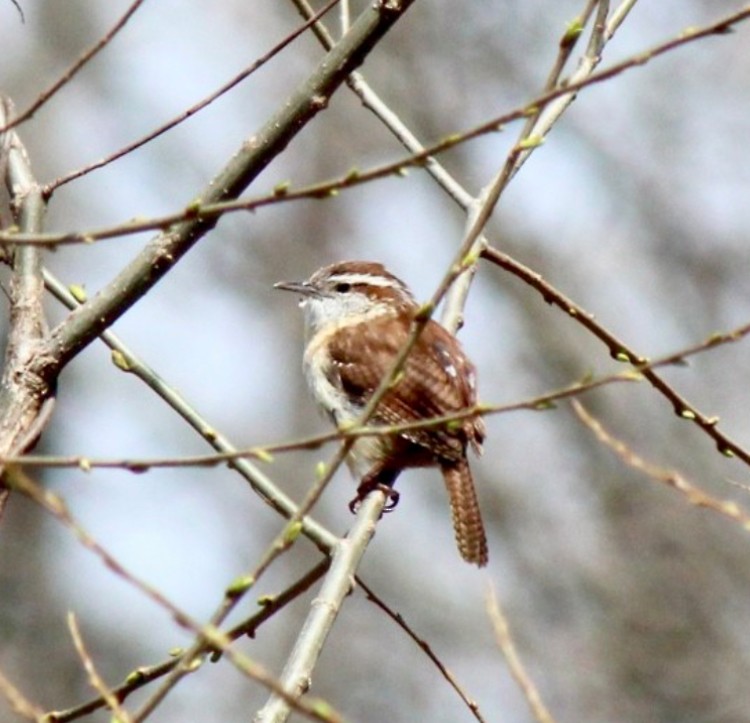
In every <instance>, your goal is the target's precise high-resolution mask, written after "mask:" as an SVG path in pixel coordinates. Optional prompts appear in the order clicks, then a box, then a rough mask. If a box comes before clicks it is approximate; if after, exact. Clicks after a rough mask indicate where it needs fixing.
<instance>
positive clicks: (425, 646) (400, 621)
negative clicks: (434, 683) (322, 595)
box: [357, 577, 485, 722]
mask: <svg viewBox="0 0 750 723" xmlns="http://www.w3.org/2000/svg"><path fill="white" fill-rule="evenodd" d="M357 584H358V585H359V586H360V587H361V588H362V589H363V590H364V592H365V595H367V599H368V600H369V601H370V602H371V603H373V604H374V605H376V606H377V607H378V608H379V609H380V610H382V611H383V612H384V613H385V614H386V615H387V616H388V617H389V618H390V619H391V620H393V622H394V623H396V625H398V626H399V627H400V628H401V629H402V630H403V631H404V632H405V633H406V634H407V635H408V636H409V637H410V638H411V639H412V640H413V641H414V642H415V643H416V644H417V646H419V648H420V650H421V651H422V652H423V653H424V654H425V655H426V656H427V657H428V658H429V659H430V662H432V663H433V665H434V666H435V667H436V668H437V669H438V670H439V671H440V675H442V676H443V678H445V680H446V682H447V683H448V685H450V686H451V688H453V690H455V691H456V693H457V694H458V696H459V698H461V700H462V701H463V702H464V703H465V704H466V707H467V708H468V709H469V711H470V712H471V714H472V715H473V716H474V717H475V718H476V719H477V720H478V721H482V722H483V721H484V720H485V719H484V717H483V716H482V713H481V711H480V710H479V704H478V703H477V702H476V701H475V700H472V699H471V698H469V695H468V694H467V692H466V691H465V690H464V689H463V687H462V686H461V684H460V683H459V682H458V680H457V679H456V676H455V675H453V673H452V672H451V671H450V670H449V669H448V667H447V666H446V665H445V664H444V663H443V661H442V660H440V658H439V657H438V656H437V655H436V654H435V652H434V651H433V650H432V648H431V647H430V644H429V643H428V642H427V641H426V640H425V639H424V638H420V637H419V636H418V635H417V634H416V633H415V632H414V630H413V629H412V628H411V626H410V625H408V624H407V622H406V621H405V620H404V618H403V616H402V615H401V614H400V613H397V612H395V611H394V610H392V609H391V608H390V607H389V606H388V605H386V604H385V602H384V601H383V600H382V599H381V598H380V597H378V596H377V595H376V594H375V592H374V591H373V590H372V589H371V588H370V587H368V586H367V585H366V584H365V583H364V582H363V581H362V579H361V578H360V577H357Z"/></svg>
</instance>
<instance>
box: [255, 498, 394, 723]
mask: <svg viewBox="0 0 750 723" xmlns="http://www.w3.org/2000/svg"><path fill="white" fill-rule="evenodd" d="M384 504H385V495H384V494H383V493H382V492H380V491H377V492H376V493H371V494H369V495H368V496H367V498H366V499H365V500H364V501H363V502H362V506H361V508H360V512H359V513H358V514H357V517H356V521H355V523H354V526H353V527H352V529H351V531H350V532H349V534H348V535H347V536H346V537H345V538H344V539H343V540H341V541H340V542H339V544H338V545H337V546H336V548H335V550H334V552H333V557H332V560H331V567H330V570H329V572H328V575H327V576H326V579H325V582H324V584H323V587H322V589H321V591H320V594H319V595H318V597H317V598H315V600H313V602H312V605H311V607H310V612H309V614H308V616H307V619H306V620H305V623H304V625H303V626H302V630H301V631H300V634H299V636H298V638H297V642H296V643H295V645H294V649H293V650H292V653H291V655H290V656H289V658H288V660H287V663H286V665H285V666H284V671H283V672H282V674H281V678H280V681H279V682H280V683H281V686H282V687H283V689H284V690H285V691H287V693H288V694H289V695H291V696H292V697H293V699H294V700H298V699H299V698H300V697H301V696H302V695H303V694H304V693H305V692H306V691H307V689H308V688H309V686H310V680H311V676H312V671H313V669H314V668H315V664H316V662H317V660H318V656H319V654H320V651H321V650H322V648H323V643H324V642H325V639H326V637H327V636H328V633H329V632H330V630H331V627H332V626H333V622H334V620H335V619H336V616H337V615H338V612H339V609H340V607H341V604H342V602H343V600H344V598H345V597H346V595H348V594H349V591H350V590H351V586H352V581H353V577H352V571H353V570H356V569H357V566H358V564H359V561H360V559H361V558H362V555H363V554H364V552H365V550H366V549H367V544H368V543H369V541H370V538H371V537H372V535H373V534H374V532H375V522H376V521H377V519H378V517H379V516H380V514H381V512H382V509H383V505H384ZM289 713H290V706H289V701H288V700H287V699H285V698H282V697H281V696H279V695H277V694H273V695H272V696H271V697H270V698H269V700H268V702H267V703H266V704H265V706H264V707H263V708H262V709H261V710H260V711H259V712H258V714H257V715H256V717H255V719H254V720H255V721H256V723H281V721H285V720H286V719H287V717H288V715H289Z"/></svg>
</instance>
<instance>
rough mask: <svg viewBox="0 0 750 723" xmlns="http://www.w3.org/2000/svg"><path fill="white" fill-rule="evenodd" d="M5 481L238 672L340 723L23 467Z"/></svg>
mask: <svg viewBox="0 0 750 723" xmlns="http://www.w3.org/2000/svg"><path fill="white" fill-rule="evenodd" d="M5 479H6V481H7V484H8V486H9V487H10V488H11V489H15V490H17V491H18V492H20V493H21V494H23V495H25V496H26V497H28V498H29V499H30V500H32V501H33V502H35V503H36V504H38V505H39V506H41V507H42V508H43V509H45V510H46V511H47V512H48V513H49V514H50V515H52V516H53V517H54V518H55V519H56V520H58V522H60V523H61V524H62V525H63V526H64V527H65V528H66V529H68V530H69V531H70V532H71V533H72V534H73V535H74V536H75V537H76V539H77V540H78V541H79V542H80V543H81V544H82V545H83V546H84V547H85V548H86V549H87V550H89V551H90V552H91V553H93V554H94V555H96V557H98V558H99V559H100V560H101V561H102V563H103V564H104V565H106V566H107V567H108V568H109V569H110V570H112V571H113V572H114V573H115V574H116V575H117V576H118V577H120V578H122V579H123V580H124V581H125V582H127V583H128V584H130V585H132V586H133V587H135V588H136V589H137V590H138V591H139V592H141V593H143V594H144V595H146V597H148V598H149V599H150V600H151V601H152V602H155V603H156V604H157V605H158V606H159V607H161V608H162V609H164V610H166V611H167V612H168V613H169V614H170V615H171V617H172V619H173V620H174V621H175V622H176V623H177V624H178V625H180V626H181V627H183V628H185V629H187V630H189V631H191V632H192V633H194V634H195V635H196V636H197V637H198V639H200V640H201V641H203V645H204V649H205V650H209V649H211V650H220V651H221V652H222V653H223V654H224V655H226V657H227V659H228V660H229V661H231V662H232V664H233V665H234V666H235V667H236V668H237V670H239V671H240V672H241V673H243V674H244V675H246V676H247V677H249V678H250V679H252V680H255V681H257V682H259V683H261V684H262V685H264V686H266V687H267V688H268V689H269V690H271V691H273V692H274V693H275V694H276V695H278V696H280V697H282V698H284V699H285V700H286V701H287V702H288V703H289V705H290V706H291V707H292V708H294V709H295V710H297V711H299V712H300V713H304V714H305V715H307V716H308V717H310V718H313V719H315V720H322V721H326V723H331V722H332V721H338V720H340V716H339V714H338V713H336V712H335V711H334V710H333V709H332V708H331V706H330V705H329V704H327V703H325V702H324V701H320V700H306V701H299V700H297V699H296V698H294V697H293V696H290V695H288V694H287V693H286V691H285V690H284V688H283V687H282V686H280V685H279V683H278V681H277V680H276V678H274V677H273V676H272V675H271V674H270V673H269V672H268V671H267V670H266V669H265V668H264V667H263V666H261V665H258V664H257V663H255V662H254V661H252V660H250V659H249V658H248V657H247V656H245V655H243V654H241V653H239V652H238V651H236V650H234V649H233V648H231V647H230V646H231V643H232V641H231V639H230V638H229V637H228V636H227V634H226V633H224V632H222V631H221V630H219V629H218V628H217V627H216V626H214V625H212V624H211V623H209V624H207V625H201V624H200V623H199V622H197V621H196V620H194V619H193V618H192V617H191V616H189V615H188V614H187V613H185V612H184V611H183V610H181V609H180V608H178V607H177V606H176V605H175V604H174V603H172V602H171V601H170V600H168V599H167V598H166V597H165V596H164V595H163V594H162V593H161V592H160V591H159V590H157V589H156V588H155V587H153V586H152V585H150V584H149V583H147V582H145V581H144V580H142V579H141V578H139V577H138V576H137V575H135V574H134V573H132V572H130V571H129V570H128V569H127V568H126V567H125V566H124V565H122V563H120V562H119V561H118V560H117V559H116V558H115V557H114V556H113V555H111V554H110V553H109V552H108V551H107V550H106V549H105V548H104V547H103V546H102V545H101V544H100V543H99V542H98V541H97V540H96V539H95V538H94V537H93V535H91V533H89V532H88V531H87V530H86V529H85V528H84V527H83V526H82V525H81V524H80V523H79V522H78V521H77V520H76V519H75V517H74V516H73V515H72V514H71V512H70V511H69V510H68V508H67V505H66V504H65V502H64V501H63V499H62V498H61V497H60V496H59V495H56V494H54V493H53V492H50V491H49V490H45V489H44V488H43V487H42V486H41V485H39V484H38V483H37V482H36V481H35V480H33V479H32V478H31V477H29V475H27V474H26V473H25V472H24V471H23V470H21V469H20V468H19V467H15V466H10V467H8V468H7V469H6V472H5ZM183 664H185V658H184V656H183V658H181V659H180V660H179V661H178V663H177V668H179V667H180V666H181V665H183ZM199 664H200V660H198V658H197V657H196V656H192V657H191V658H190V659H189V666H190V670H187V671H185V672H186V673H187V672H192V670H194V669H195V667H196V665H199ZM140 720H143V717H142V715H141V712H139V713H137V714H135V715H133V716H132V721H133V723H137V721H140Z"/></svg>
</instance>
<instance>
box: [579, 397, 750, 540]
mask: <svg viewBox="0 0 750 723" xmlns="http://www.w3.org/2000/svg"><path fill="white" fill-rule="evenodd" d="M571 403H572V405H573V409H574V411H575V413H576V414H577V415H578V418H579V419H580V420H581V421H582V422H583V423H584V424H585V425H586V426H587V427H588V428H589V429H590V430H591V431H592V432H593V433H594V435H595V436H596V438H597V439H598V440H599V441H600V442H602V444H605V445H606V446H607V447H609V448H610V449H611V450H612V451H613V452H614V453H615V454H616V455H617V456H618V457H619V458H620V459H621V460H622V461H623V462H624V463H625V464H627V465H628V466H629V467H632V468H633V469H636V470H638V471H639V472H642V473H643V474H645V475H646V476H648V477H650V478H651V479H653V480H654V481H656V482H659V483H661V484H665V485H667V486H669V487H672V488H673V489H675V490H677V491H678V492H679V493H680V494H682V495H684V496H685V497H686V498H687V500H688V502H689V503H690V504H691V505H695V506H696V507H705V508H706V509H709V510H712V511H713V512H717V513H718V514H720V515H723V516H724V517H728V518H729V519H730V520H732V521H733V522H738V523H739V524H740V525H741V526H742V528H743V529H744V530H745V531H747V532H750V513H747V512H745V510H743V509H742V508H741V507H740V506H739V505H738V504H737V503H735V502H730V501H729V500H717V499H716V498H715V497H712V496H711V495H709V494H708V493H706V492H704V491H703V490H701V489H700V488H698V487H696V486H695V485H693V484H691V483H690V482H688V480H687V479H685V477H684V476H683V475H681V474H680V473H679V472H676V471H675V470H671V469H664V468H663V467H658V466H656V465H655V464H652V463H651V462H648V461H646V460H645V459H643V457H641V456H640V455H638V454H636V453H635V452H634V451H633V450H632V449H631V448H630V447H628V445H627V444H625V442H623V441H621V440H619V439H617V438H616V437H613V436H612V435H611V434H610V433H609V432H608V431H607V430H606V429H605V428H604V426H603V425H602V423H601V422H600V421H599V420H597V419H596V418H595V417H594V416H593V415H592V414H590V413H589V412H588V411H587V410H586V408H585V407H584V406H583V405H582V404H581V403H580V402H579V401H578V400H575V399H574V400H573V401H572V402H571Z"/></svg>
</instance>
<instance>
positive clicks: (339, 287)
mask: <svg viewBox="0 0 750 723" xmlns="http://www.w3.org/2000/svg"><path fill="white" fill-rule="evenodd" d="M333 288H334V290H335V291H338V293H339V294H345V293H346V292H347V291H351V288H352V285H351V284H348V283H346V281H339V283H338V284H336V285H335V286H334V287H333Z"/></svg>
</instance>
